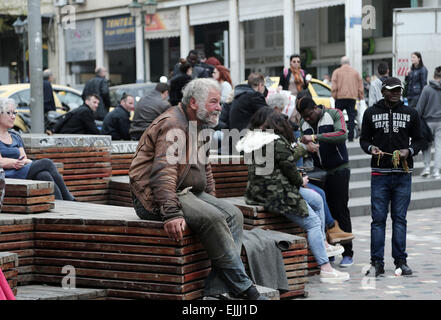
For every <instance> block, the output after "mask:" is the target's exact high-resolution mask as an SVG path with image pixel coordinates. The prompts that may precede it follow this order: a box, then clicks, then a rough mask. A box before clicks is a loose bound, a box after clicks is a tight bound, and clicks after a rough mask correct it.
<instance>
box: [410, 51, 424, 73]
mask: <svg viewBox="0 0 441 320" xmlns="http://www.w3.org/2000/svg"><path fill="white" fill-rule="evenodd" d="M412 55H416V56H417V57H418V59H420V63H418V66H417V67H415V66H414V65H413V64H412V70H414V69H420V68H422V67H424V63H423V57H422V56H421V53H419V52H418V51H415V52H412Z"/></svg>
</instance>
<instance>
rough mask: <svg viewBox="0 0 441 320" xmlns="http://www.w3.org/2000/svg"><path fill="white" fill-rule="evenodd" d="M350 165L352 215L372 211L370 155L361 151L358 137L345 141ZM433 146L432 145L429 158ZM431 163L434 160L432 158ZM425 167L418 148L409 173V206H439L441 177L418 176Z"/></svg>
mask: <svg viewBox="0 0 441 320" xmlns="http://www.w3.org/2000/svg"><path fill="white" fill-rule="evenodd" d="M346 146H347V148H348V152H349V161H350V166H351V180H350V183H349V210H350V212H351V217H356V216H365V215H370V214H371V198H370V195H371V187H370V173H371V166H370V161H371V156H370V155H368V154H366V153H364V151H363V150H362V149H361V147H360V144H359V141H358V139H355V140H354V142H347V143H346ZM433 153H434V149H433V148H432V158H433ZM432 164H433V161H432ZM423 169H424V163H423V154H422V153H421V152H420V153H419V154H418V156H416V157H415V158H414V171H413V177H412V197H411V203H410V206H409V210H419V209H428V208H433V207H441V180H435V179H433V178H423V177H421V176H420V174H421V172H422V171H423Z"/></svg>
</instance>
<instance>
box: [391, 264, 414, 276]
mask: <svg viewBox="0 0 441 320" xmlns="http://www.w3.org/2000/svg"><path fill="white" fill-rule="evenodd" d="M395 265H396V268H395V270H396V269H398V268H400V269H401V275H402V276H410V275H412V269H411V268H409V266H408V265H407V263H406V261H399V262H397V263H396V264H395Z"/></svg>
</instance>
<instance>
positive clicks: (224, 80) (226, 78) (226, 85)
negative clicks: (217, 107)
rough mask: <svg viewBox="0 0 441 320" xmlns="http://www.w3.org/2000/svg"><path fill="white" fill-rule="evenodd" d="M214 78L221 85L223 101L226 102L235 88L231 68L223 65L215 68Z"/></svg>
mask: <svg viewBox="0 0 441 320" xmlns="http://www.w3.org/2000/svg"><path fill="white" fill-rule="evenodd" d="M213 79H214V80H216V81H217V82H219V84H220V85H221V88H222V91H221V102H222V103H225V102H226V101H227V99H228V96H229V95H230V93H231V91H232V90H233V83H232V81H231V76H230V70H228V69H227V68H226V67H224V66H222V65H218V66H216V67H215V68H214V71H213Z"/></svg>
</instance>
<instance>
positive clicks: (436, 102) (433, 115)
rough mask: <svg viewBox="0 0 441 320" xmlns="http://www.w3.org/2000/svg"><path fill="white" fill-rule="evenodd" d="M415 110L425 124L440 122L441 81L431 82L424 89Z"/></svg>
mask: <svg viewBox="0 0 441 320" xmlns="http://www.w3.org/2000/svg"><path fill="white" fill-rule="evenodd" d="M416 108H417V111H418V114H419V115H420V116H421V117H423V119H425V120H426V121H427V122H439V121H441V81H435V80H432V81H430V82H429V84H428V85H427V86H425V87H424V89H423V92H422V93H421V96H420V99H419V100H418V104H417V107H416Z"/></svg>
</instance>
